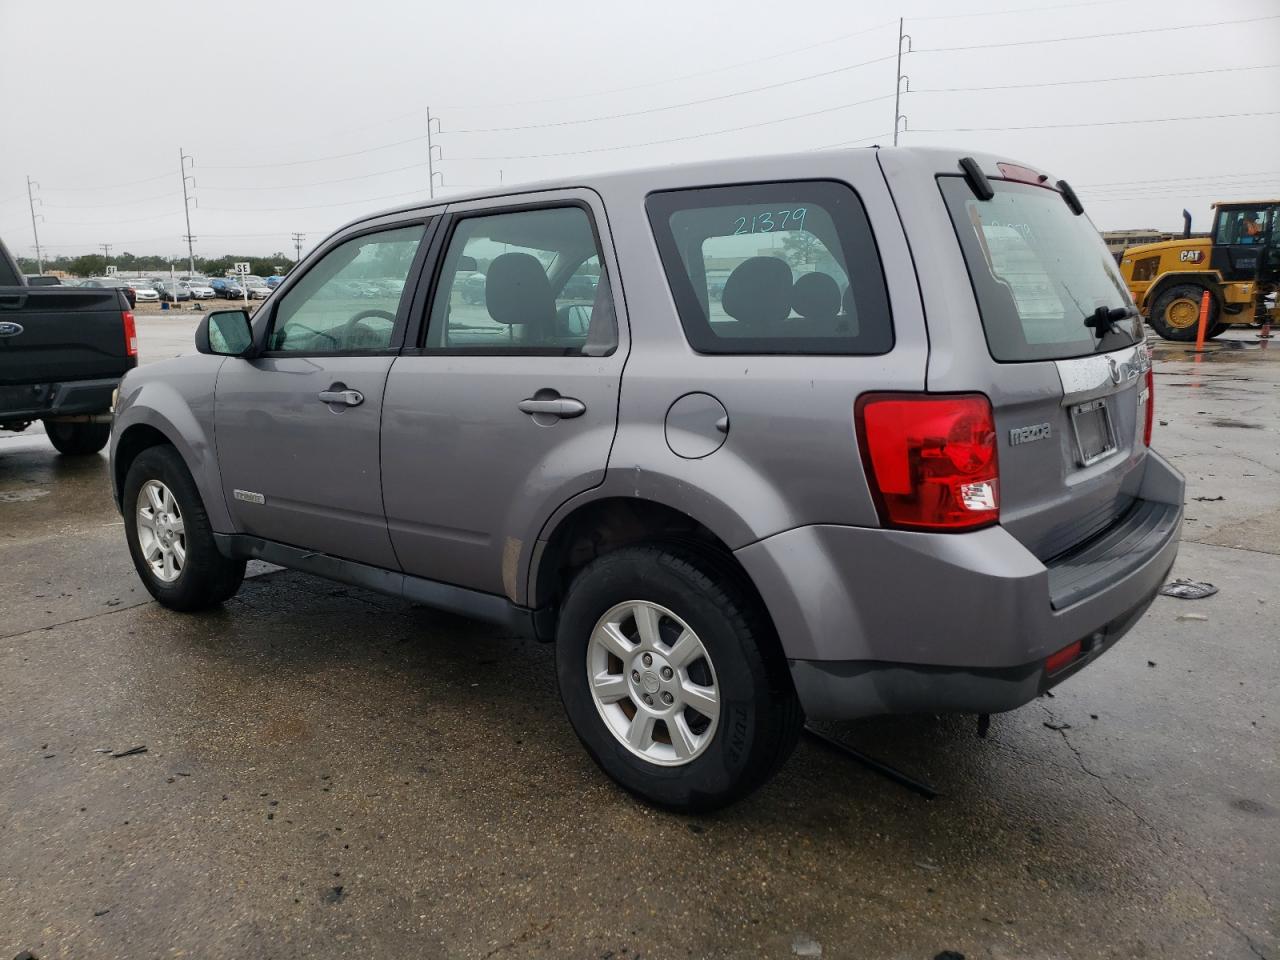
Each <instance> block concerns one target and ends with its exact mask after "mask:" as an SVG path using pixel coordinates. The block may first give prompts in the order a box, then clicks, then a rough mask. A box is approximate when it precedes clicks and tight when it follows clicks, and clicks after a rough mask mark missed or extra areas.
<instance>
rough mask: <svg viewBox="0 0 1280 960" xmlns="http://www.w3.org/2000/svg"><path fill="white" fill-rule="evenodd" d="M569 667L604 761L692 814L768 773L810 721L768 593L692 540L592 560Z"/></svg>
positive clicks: (659, 799)
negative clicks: (766, 603) (758, 591)
mask: <svg viewBox="0 0 1280 960" xmlns="http://www.w3.org/2000/svg"><path fill="white" fill-rule="evenodd" d="M556 673H557V676H558V679H559V685H560V696H561V699H562V701H563V702H564V707H565V711H566V713H568V715H569V721H570V722H571V723H572V724H573V728H574V731H575V732H576V733H577V734H578V737H579V739H580V740H581V741H582V743H583V745H584V746H585V747H586V749H587V752H588V753H589V754H590V755H591V757H592V759H594V760H595V762H596V763H597V764H598V765H599V766H600V768H601V769H602V770H603V771H604V772H605V773H607V774H608V775H609V776H610V777H612V778H613V779H614V780H615V781H617V783H619V784H620V785H621V786H622V787H624V788H625V789H627V790H629V791H630V792H631V793H633V794H635V795H637V796H639V797H641V798H642V799H644V800H647V801H649V802H650V803H653V804H656V805H658V806H661V807H666V808H667V809H671V810H676V811H680V812H687V813H692V812H702V811H708V810H714V809H716V808H719V807H722V806H725V805H726V804H729V803H731V802H733V801H734V800H737V799H738V798H740V797H742V796H745V795H746V794H748V793H750V792H751V791H752V790H754V789H756V788H757V787H759V786H760V785H761V784H763V783H765V781H767V780H768V779H769V778H770V777H772V776H773V774H774V773H775V772H776V771H777V770H778V768H779V767H781V765H782V764H783V762H784V761H785V760H786V759H787V757H788V756H789V755H790V754H791V751H792V749H793V748H794V747H795V743H796V739H797V738H798V736H799V733H800V727H801V724H802V723H803V714H802V712H801V710H800V704H799V701H798V700H797V698H796V694H795V689H794V688H793V687H792V685H791V677H790V674H789V672H788V669H787V664H786V660H785V659H784V657H783V654H782V650H781V647H780V645H779V643H778V639H777V636H776V634H775V632H774V630H773V626H772V623H771V622H770V620H769V617H768V615H767V613H766V612H765V611H764V609H763V608H762V606H761V604H760V601H759V600H758V598H756V597H755V595H754V593H753V592H752V591H751V590H750V588H749V586H748V585H747V584H746V583H744V582H743V579H742V577H741V574H740V573H739V572H738V571H737V570H736V569H735V568H733V567H732V565H731V564H729V563H728V562H726V561H725V560H723V559H722V558H719V557H717V556H714V555H711V554H709V553H704V552H702V551H700V550H694V549H692V548H685V547H680V546H668V545H653V546H637V547H625V548H622V549H620V550H616V551H614V552H612V553H609V554H606V555H604V556H602V557H599V558H598V559H596V560H594V561H592V562H591V563H590V564H588V565H587V566H586V567H584V568H583V569H582V570H581V571H580V572H579V573H578V575H577V576H576V577H575V578H574V581H573V583H572V585H571V586H570V588H569V591H568V593H567V595H566V596H565V599H564V602H563V604H562V605H561V609H560V621H559V626H558V628H557V632H556Z"/></svg>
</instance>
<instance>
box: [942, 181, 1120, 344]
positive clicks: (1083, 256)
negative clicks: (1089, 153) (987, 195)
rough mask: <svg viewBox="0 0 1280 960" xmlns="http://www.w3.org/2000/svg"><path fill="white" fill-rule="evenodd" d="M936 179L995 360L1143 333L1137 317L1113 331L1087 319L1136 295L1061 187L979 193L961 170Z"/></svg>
mask: <svg viewBox="0 0 1280 960" xmlns="http://www.w3.org/2000/svg"><path fill="white" fill-rule="evenodd" d="M938 184H939V186H940V187H941V189H942V195H943V197H944V198H945V199H946V202H947V208H948V210H949V211H950V213H951V220H952V224H953V225H954V226H955V230H956V236H957V238H958V239H959V240H960V248H961V250H962V251H963V252H964V259H965V263H966V264H967V266H968V268H969V277H970V279H971V280H972V282H973V290H974V294H975V295H976V297H977V300H978V311H979V313H980V314H981V315H982V325H983V328H984V330H985V332H986V337H987V347H988V349H989V350H990V352H991V356H992V357H993V358H994V359H996V360H998V361H1001V362H1004V363H1017V362H1022V361H1028V360H1063V359H1067V358H1069V357H1079V356H1083V355H1085V354H1089V353H1094V352H1098V351H1104V350H1117V349H1119V348H1121V347H1127V346H1130V345H1131V344H1134V343H1137V342H1138V341H1139V340H1140V339H1141V337H1142V326H1141V320H1140V319H1139V318H1138V317H1136V316H1134V317H1132V318H1130V319H1127V320H1123V321H1121V322H1119V323H1117V324H1115V325H1114V327H1113V328H1112V329H1111V330H1110V331H1106V330H1103V331H1098V330H1097V329H1095V328H1092V327H1088V326H1086V325H1085V320H1086V319H1087V318H1090V317H1091V316H1092V315H1093V313H1094V311H1096V310H1097V309H1098V308H1099V307H1107V308H1114V307H1130V308H1131V307H1132V306H1133V301H1132V300H1131V299H1130V297H1129V293H1128V290H1127V289H1126V288H1125V285H1124V281H1123V280H1121V279H1120V273H1119V271H1117V270H1116V265H1115V261H1114V260H1113V259H1112V257H1111V255H1110V254H1109V253H1108V252H1107V247H1106V244H1104V243H1103V242H1102V237H1101V236H1100V235H1099V233H1098V231H1097V229H1096V228H1095V227H1094V226H1093V223H1092V222H1091V221H1090V220H1089V218H1088V217H1086V216H1083V215H1082V216H1075V215H1073V214H1072V212H1071V209H1070V207H1068V206H1067V203H1066V201H1065V200H1063V198H1062V195H1061V194H1060V193H1058V192H1057V191H1056V190H1049V189H1046V188H1044V187H1036V186H1031V185H1030V184H1024V183H1013V182H1010V181H1007V180H992V181H991V186H992V187H993V188H994V189H995V196H994V197H993V198H992V199H990V200H979V199H977V197H975V196H974V195H973V192H972V191H971V190H970V189H969V186H968V184H967V183H966V182H965V181H964V179H963V178H961V177H939V178H938ZM1135 314H1136V311H1135Z"/></svg>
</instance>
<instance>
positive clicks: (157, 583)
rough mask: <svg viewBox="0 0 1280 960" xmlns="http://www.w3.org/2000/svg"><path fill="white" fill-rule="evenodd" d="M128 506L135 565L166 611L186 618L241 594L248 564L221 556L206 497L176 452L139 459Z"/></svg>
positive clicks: (130, 477)
mask: <svg viewBox="0 0 1280 960" xmlns="http://www.w3.org/2000/svg"><path fill="white" fill-rule="evenodd" d="M122 503H123V513H124V529H125V537H126V538H127V539H128V541H129V553H130V554H131V555H132V556H133V565H134V567H135V569H137V571H138V576H139V577H141V578H142V583H143V586H145V587H146V588H147V591H148V592H149V593H150V594H151V595H152V596H153V597H155V598H156V600H157V601H159V602H160V604H161V605H163V606H166V607H168V608H169V609H170V610H180V611H183V612H184V613H190V612H192V611H196V610H206V609H208V608H209V607H215V606H217V605H218V604H220V603H222V602H223V601H224V600H229V599H230V598H231V597H233V596H234V595H235V593H236V591H237V590H239V589H240V583H241V581H243V580H244V568H245V562H244V561H243V560H229V559H227V558H226V557H224V556H223V555H222V554H221V553H220V552H219V551H218V547H217V545H216V544H215V543H214V539H213V530H212V528H211V527H210V526H209V517H208V514H206V513H205V509H204V503H203V502H202V501H201V499H200V491H199V490H198V489H197V488H196V482H195V480H193V479H192V478H191V471H189V470H188V469H187V465H186V464H185V463H183V461H182V457H181V456H179V454H178V451H176V450H175V449H174V448H173V447H170V446H167V445H162V446H155V447H148V448H147V449H146V450H143V451H142V453H140V454H138V457H137V459H136V460H134V461H133V463H132V464H131V465H130V466H129V472H128V474H126V476H125V481H124V496H123V498H122ZM144 539H145V541H146V542H145V543H144ZM166 556H167V557H168V559H167V560H166V559H165V558H166Z"/></svg>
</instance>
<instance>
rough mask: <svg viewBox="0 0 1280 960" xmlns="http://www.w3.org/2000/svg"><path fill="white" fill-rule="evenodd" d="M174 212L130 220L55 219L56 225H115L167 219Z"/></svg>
mask: <svg viewBox="0 0 1280 960" xmlns="http://www.w3.org/2000/svg"><path fill="white" fill-rule="evenodd" d="M172 216H173V214H172V213H160V214H156V215H155V216H154V217H134V218H131V219H129V220H92V221H88V222H85V221H77V220H55V221H54V226H57V227H114V226H115V225H116V224H118V223H146V222H147V221H149V220H165V219H168V218H170V217H172Z"/></svg>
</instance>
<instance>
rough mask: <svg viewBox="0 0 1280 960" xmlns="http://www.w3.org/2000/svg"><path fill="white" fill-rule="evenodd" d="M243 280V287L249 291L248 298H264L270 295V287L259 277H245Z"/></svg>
mask: <svg viewBox="0 0 1280 960" xmlns="http://www.w3.org/2000/svg"><path fill="white" fill-rule="evenodd" d="M243 282H244V286H245V289H247V290H248V291H249V299H250V300H265V299H267V297H269V296H271V288H270V287H268V286H267V281H265V280H263V279H262V278H261V277H245V278H244V281H243Z"/></svg>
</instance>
